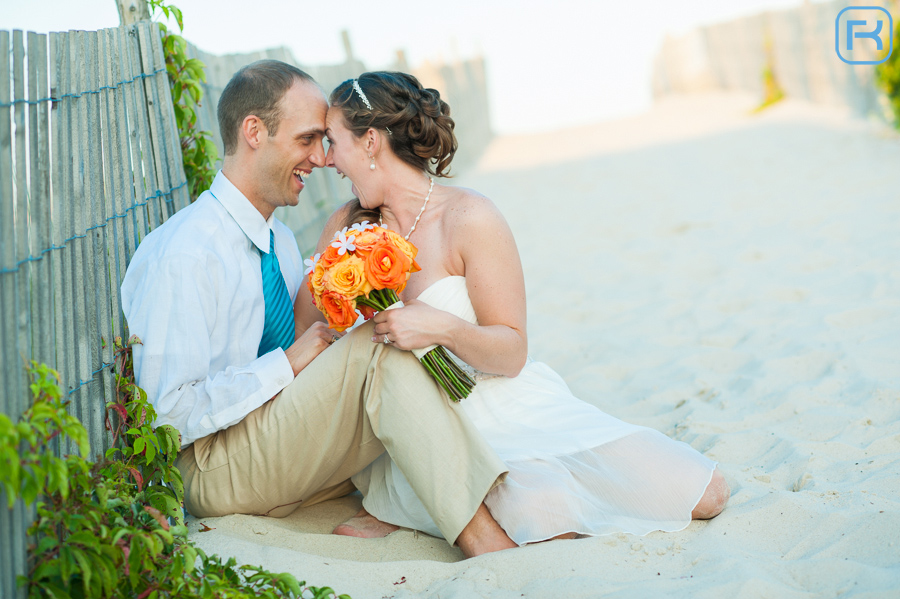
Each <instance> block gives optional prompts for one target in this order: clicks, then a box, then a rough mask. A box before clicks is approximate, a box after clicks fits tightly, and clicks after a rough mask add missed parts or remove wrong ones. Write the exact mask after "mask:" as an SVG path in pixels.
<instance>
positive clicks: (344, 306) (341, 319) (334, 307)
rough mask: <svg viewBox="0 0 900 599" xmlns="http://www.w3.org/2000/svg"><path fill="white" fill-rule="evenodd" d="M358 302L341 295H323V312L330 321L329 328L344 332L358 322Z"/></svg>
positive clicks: (332, 293) (328, 293)
mask: <svg viewBox="0 0 900 599" xmlns="http://www.w3.org/2000/svg"><path fill="white" fill-rule="evenodd" d="M355 304H356V302H354V301H353V300H348V299H347V298H345V297H344V296H342V295H341V294H339V293H335V292H333V291H326V292H325V293H323V294H322V307H323V310H322V312H324V313H325V318H327V319H328V326H329V327H331V328H332V329H334V330H336V331H343V330H344V329H346V328H349V327H351V326H353V323H354V322H356V306H355Z"/></svg>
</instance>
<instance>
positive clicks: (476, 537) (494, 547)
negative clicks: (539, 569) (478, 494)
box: [456, 503, 518, 557]
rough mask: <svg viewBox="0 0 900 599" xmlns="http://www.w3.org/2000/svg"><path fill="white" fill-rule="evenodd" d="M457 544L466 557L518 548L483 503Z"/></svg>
mask: <svg viewBox="0 0 900 599" xmlns="http://www.w3.org/2000/svg"><path fill="white" fill-rule="evenodd" d="M456 544H457V546H459V548H460V549H461V550H462V552H463V555H465V556H466V557H475V556H477V555H481V554H482V553H490V552H492V551H500V550H501V549H512V548H513V547H518V545H516V544H515V543H514V542H513V540H512V539H510V538H509V537H508V536H507V534H506V531H504V530H503V529H502V528H500V525H499V524H497V521H496V520H494V517H493V516H491V513H490V512H489V511H488V509H487V507H486V506H485V505H484V504H483V503H482V504H481V506H480V507H479V508H478V511H476V512H475V516H474V517H473V518H472V521H471V522H469V524H468V525H467V526H466V527H465V528H464V529H463V530H462V532H461V533H459V537H457V539H456Z"/></svg>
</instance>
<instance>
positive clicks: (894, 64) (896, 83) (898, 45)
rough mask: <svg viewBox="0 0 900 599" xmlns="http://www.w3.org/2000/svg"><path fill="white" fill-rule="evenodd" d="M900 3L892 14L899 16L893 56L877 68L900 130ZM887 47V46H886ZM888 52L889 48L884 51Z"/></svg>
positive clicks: (894, 34) (895, 29) (879, 82)
mask: <svg viewBox="0 0 900 599" xmlns="http://www.w3.org/2000/svg"><path fill="white" fill-rule="evenodd" d="M898 7H900V3H897V2H894V3H893V6H892V8H893V9H894V10H893V11H892V12H893V13H894V14H895V15H898V16H897V17H895V19H894V32H893V36H894V43H893V52H891V56H890V57H889V58H888V59H887V60H886V61H885V62H883V63H881V64H880V65H878V66H877V67H876V77H877V81H878V84H879V85H880V86H881V89H883V90H884V92H885V94H886V95H887V99H888V102H889V103H890V105H891V110H892V111H893V116H894V127H896V128H897V129H900V24H897V18H900V10H898ZM885 45H887V44H885ZM884 51H885V52H887V51H888V50H887V48H885V50H884Z"/></svg>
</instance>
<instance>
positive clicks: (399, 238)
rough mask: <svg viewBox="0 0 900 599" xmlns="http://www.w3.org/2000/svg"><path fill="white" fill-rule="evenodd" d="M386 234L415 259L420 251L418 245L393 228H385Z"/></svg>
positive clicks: (411, 258)
mask: <svg viewBox="0 0 900 599" xmlns="http://www.w3.org/2000/svg"><path fill="white" fill-rule="evenodd" d="M384 236H385V238H386V239H387V240H388V241H390V242H391V243H393V244H394V245H396V246H397V247H398V248H400V251H401V252H403V253H404V254H406V255H407V256H409V259H410V260H413V261H415V259H416V254H418V253H419V249H418V248H417V247H416V246H414V245H413V244H411V243H410V242H409V241H407V240H406V239H404V238H403V237H402V236H401V235H400V234H399V233H396V232H394V231H391V230H385V232H384Z"/></svg>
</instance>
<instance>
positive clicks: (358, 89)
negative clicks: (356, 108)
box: [353, 79, 393, 135]
mask: <svg viewBox="0 0 900 599" xmlns="http://www.w3.org/2000/svg"><path fill="white" fill-rule="evenodd" d="M353 89H355V90H356V93H358V94H359V97H360V98H361V99H362V101H363V104H365V105H366V108H368V109H369V110H370V111H372V112H374V109H373V108H372V105H371V104H369V99H368V98H367V97H366V94H364V93H363V90H362V88H361V87H360V86H359V79H354V80H353ZM384 129H385V131H387V132H388V135H393V133H392V132H391V130H390V128H389V127H385V128H384Z"/></svg>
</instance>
